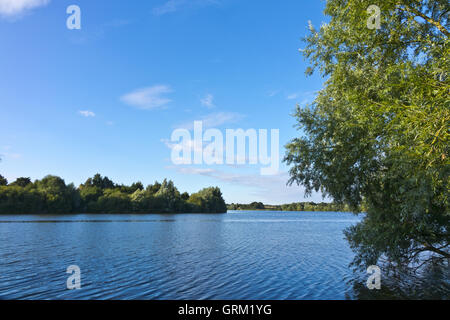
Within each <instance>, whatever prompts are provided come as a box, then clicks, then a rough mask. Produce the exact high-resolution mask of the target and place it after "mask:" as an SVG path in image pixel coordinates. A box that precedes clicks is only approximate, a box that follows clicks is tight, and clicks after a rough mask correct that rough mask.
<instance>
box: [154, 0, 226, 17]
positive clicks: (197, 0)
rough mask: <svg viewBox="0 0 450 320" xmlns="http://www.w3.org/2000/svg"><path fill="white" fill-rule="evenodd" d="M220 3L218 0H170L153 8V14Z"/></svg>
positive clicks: (158, 14) (159, 14)
mask: <svg viewBox="0 0 450 320" xmlns="http://www.w3.org/2000/svg"><path fill="white" fill-rule="evenodd" d="M218 3H219V1H218V0H189V1H188V0H168V1H166V2H164V3H163V4H162V5H160V6H157V7H155V8H153V14H154V15H157V16H161V15H164V14H168V13H173V12H175V11H178V10H180V9H182V8H184V7H187V6H208V5H213V4H218Z"/></svg>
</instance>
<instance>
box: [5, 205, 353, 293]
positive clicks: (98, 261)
mask: <svg viewBox="0 0 450 320" xmlns="http://www.w3.org/2000/svg"><path fill="white" fill-rule="evenodd" d="M358 219H359V218H358V217H356V216H354V215H353V214H351V213H335V212H254V211H253V212H250V211H249V212H244V211H239V212H235V211H232V212H229V213H227V214H203V215H202V214H176V215H175V214H174V215H171V214H146V215H136V214H135V215H132V214H124V215H113V214H105V215H101V214H96V215H92V214H86V215H58V216H56V215H35V216H30V215H11V216H9V215H3V216H0V298H1V299H348V298H350V299H351V298H354V294H353V289H352V286H350V285H349V284H348V282H349V280H351V279H352V276H353V273H352V271H351V269H350V268H349V266H348V265H349V263H350V262H351V261H352V258H353V253H352V251H351V250H350V248H349V246H348V244H347V242H346V240H345V239H344V236H343V233H342V231H343V230H344V228H346V227H348V226H350V225H352V224H355V223H357V222H358ZM70 265H77V266H79V267H80V270H81V289H80V290H68V289H67V288H66V280H67V278H68V277H69V276H70V274H67V273H66V269H67V267H68V266H70Z"/></svg>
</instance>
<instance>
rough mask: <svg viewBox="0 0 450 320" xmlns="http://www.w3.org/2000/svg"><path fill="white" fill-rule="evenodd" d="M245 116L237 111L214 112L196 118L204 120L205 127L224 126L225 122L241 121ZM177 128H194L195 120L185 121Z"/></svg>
mask: <svg viewBox="0 0 450 320" xmlns="http://www.w3.org/2000/svg"><path fill="white" fill-rule="evenodd" d="M244 117H245V116H244V115H243V114H240V113H237V112H214V113H210V114H208V115H206V116H203V117H200V118H199V119H195V121H202V122H203V128H217V127H220V126H223V125H224V124H232V123H236V122H239V121H240V120H242V119H243V118H244ZM176 127H177V128H184V129H187V130H192V129H193V127H194V120H192V121H191V122H185V123H182V124H180V125H178V126H176Z"/></svg>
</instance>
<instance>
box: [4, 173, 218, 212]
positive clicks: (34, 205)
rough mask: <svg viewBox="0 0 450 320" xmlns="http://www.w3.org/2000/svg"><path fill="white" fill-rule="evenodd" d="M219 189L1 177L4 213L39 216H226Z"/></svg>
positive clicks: (99, 178) (99, 179)
mask: <svg viewBox="0 0 450 320" xmlns="http://www.w3.org/2000/svg"><path fill="white" fill-rule="evenodd" d="M226 211H227V207H226V204H225V201H224V199H223V197H222V192H221V191H220V189H219V188H218V187H209V188H205V189H202V190H200V191H199V192H197V193H193V194H191V195H189V194H188V193H187V192H184V193H180V192H179V191H178V189H177V188H176V187H175V186H174V183H173V182H172V181H171V180H166V179H165V180H164V181H163V182H162V183H159V182H155V183H154V184H150V185H148V186H147V187H145V188H144V185H143V184H142V183H141V182H136V183H133V184H132V185H130V186H127V185H123V184H116V183H114V182H113V181H111V180H110V179H109V178H108V177H102V176H101V175H100V174H96V175H95V176H94V177H92V178H89V179H87V180H86V182H85V183H83V184H81V185H80V186H79V187H78V188H76V187H75V186H74V184H73V183H70V184H66V183H65V181H64V180H63V179H62V178H60V177H57V176H52V175H48V176H46V177H44V178H43V179H42V180H36V181H34V182H32V181H31V179H30V178H25V177H22V178H18V179H16V181H14V182H12V183H8V181H7V179H6V178H4V177H3V176H2V175H0V214H37V213H52V214H53V213H57V214H64V213H81V212H83V213H225V212H226Z"/></svg>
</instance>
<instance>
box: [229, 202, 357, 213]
mask: <svg viewBox="0 0 450 320" xmlns="http://www.w3.org/2000/svg"><path fill="white" fill-rule="evenodd" d="M227 207H228V210H261V211H264V210H265V211H336V212H351V211H352V210H350V208H349V206H348V205H345V204H339V203H333V202H332V203H327V202H320V203H315V202H294V203H289V204H282V205H270V204H264V203H262V202H252V203H250V204H241V203H232V204H229V205H227Z"/></svg>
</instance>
